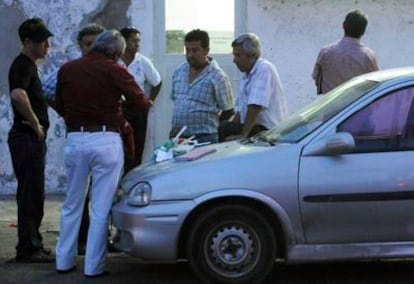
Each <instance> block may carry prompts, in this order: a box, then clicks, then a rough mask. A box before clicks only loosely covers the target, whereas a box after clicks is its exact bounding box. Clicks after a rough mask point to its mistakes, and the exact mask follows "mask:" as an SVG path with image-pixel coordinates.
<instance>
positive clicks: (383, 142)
mask: <svg viewBox="0 0 414 284" xmlns="http://www.w3.org/2000/svg"><path fill="white" fill-rule="evenodd" d="M413 98H414V87H409V88H404V89H400V90H398V91H394V92H392V93H389V94H387V95H385V96H382V97H381V98H379V99H377V100H375V101H374V102H372V103H370V104H369V105H368V106H367V107H365V108H363V109H362V110H360V111H358V112H356V113H354V114H353V115H352V116H351V117H349V118H348V119H347V120H345V121H344V122H343V123H342V124H341V125H339V127H338V131H341V132H349V133H351V134H352V136H353V137H354V139H355V145H356V150H355V152H359V153H360V152H383V151H403V150H412V149H414V144H413V141H414V127H413V125H414V103H413Z"/></svg>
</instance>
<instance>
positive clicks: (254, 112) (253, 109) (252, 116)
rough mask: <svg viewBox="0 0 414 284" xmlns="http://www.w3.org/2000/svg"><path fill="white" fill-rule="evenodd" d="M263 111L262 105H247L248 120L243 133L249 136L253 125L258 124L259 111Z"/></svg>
mask: <svg viewBox="0 0 414 284" xmlns="http://www.w3.org/2000/svg"><path fill="white" fill-rule="evenodd" d="M261 111H262V107H261V106H259V105H249V106H248V107H247V115H246V120H245V121H244V125H243V130H242V133H241V135H242V136H243V137H248V136H249V133H250V131H251V130H252V129H253V126H254V125H255V124H256V119H257V116H258V115H259V113H260V112H261Z"/></svg>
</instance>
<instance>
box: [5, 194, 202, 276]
mask: <svg viewBox="0 0 414 284" xmlns="http://www.w3.org/2000/svg"><path fill="white" fill-rule="evenodd" d="M63 200H64V196H63V195H48V196H47V197H46V202H45V208H44V209H45V210H44V211H45V214H44V217H43V222H42V226H41V228H40V232H41V234H42V236H43V242H44V246H45V247H48V248H50V249H52V252H53V253H54V251H55V247H56V243H57V238H58V234H59V217H60V208H61V205H62V201H63ZM16 243H17V205H16V202H15V196H14V195H0V283H1V284H6V283H19V284H20V283H53V284H55V283H58V284H64V283H148V284H149V283H151V284H167V283H188V284H189V283H199V281H197V279H196V278H195V277H194V276H193V275H192V273H191V271H190V269H189V267H188V265H187V264H186V263H179V264H142V263H140V262H139V261H138V260H137V259H135V258H133V257H131V256H128V255H126V254H124V253H109V254H108V257H107V266H106V268H107V270H108V271H109V275H107V276H105V277H103V278H96V279H90V278H85V277H84V275H83V266H84V257H83V256H79V257H78V260H77V265H76V266H77V269H76V270H75V271H73V272H71V273H68V274H58V273H57V272H56V270H55V264H54V263H9V261H10V260H11V259H13V258H14V256H15V246H16Z"/></svg>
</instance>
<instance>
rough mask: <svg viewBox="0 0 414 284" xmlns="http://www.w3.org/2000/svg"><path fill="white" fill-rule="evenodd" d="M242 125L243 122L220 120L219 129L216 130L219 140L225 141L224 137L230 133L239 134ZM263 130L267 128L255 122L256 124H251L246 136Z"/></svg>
mask: <svg viewBox="0 0 414 284" xmlns="http://www.w3.org/2000/svg"><path fill="white" fill-rule="evenodd" d="M243 126H244V124H242V123H236V122H232V121H222V122H220V126H219V130H218V132H219V142H224V141H226V138H227V137H229V136H231V135H238V134H241V132H242V130H243ZM263 130H267V128H266V127H264V126H263V125H259V124H256V125H254V126H253V128H252V130H250V133H249V135H248V137H251V136H253V135H256V134H257V133H259V132H261V131H263Z"/></svg>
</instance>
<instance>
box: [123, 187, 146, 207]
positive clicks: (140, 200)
mask: <svg viewBox="0 0 414 284" xmlns="http://www.w3.org/2000/svg"><path fill="white" fill-rule="evenodd" d="M151 193H152V188H151V185H150V184H149V183H147V182H139V183H137V184H136V185H134V186H133V187H132V188H131V189H130V190H129V192H128V197H127V204H128V205H131V206H147V205H148V204H149V203H150V202H151Z"/></svg>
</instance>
